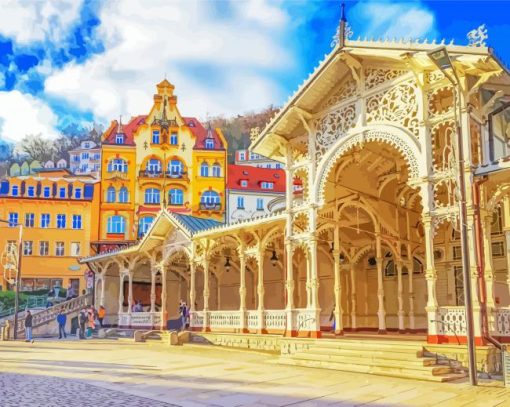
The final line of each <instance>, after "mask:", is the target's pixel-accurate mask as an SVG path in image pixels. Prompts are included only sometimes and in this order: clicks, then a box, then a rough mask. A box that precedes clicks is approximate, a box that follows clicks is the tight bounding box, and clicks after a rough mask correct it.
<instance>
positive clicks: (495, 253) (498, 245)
mask: <svg viewBox="0 0 510 407" xmlns="http://www.w3.org/2000/svg"><path fill="white" fill-rule="evenodd" d="M504 256H505V245H504V243H503V242H492V257H504Z"/></svg>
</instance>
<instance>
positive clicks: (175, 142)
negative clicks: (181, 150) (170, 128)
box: [170, 133, 179, 146]
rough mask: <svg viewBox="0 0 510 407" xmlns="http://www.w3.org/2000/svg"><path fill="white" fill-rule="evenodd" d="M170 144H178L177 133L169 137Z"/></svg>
mask: <svg viewBox="0 0 510 407" xmlns="http://www.w3.org/2000/svg"><path fill="white" fill-rule="evenodd" d="M170 144H172V145H174V146H176V145H177V144H179V138H178V137H177V133H172V134H171V135H170Z"/></svg>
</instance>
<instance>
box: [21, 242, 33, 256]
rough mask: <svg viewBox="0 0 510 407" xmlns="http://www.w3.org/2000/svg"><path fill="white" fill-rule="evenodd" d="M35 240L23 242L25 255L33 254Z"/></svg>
mask: <svg viewBox="0 0 510 407" xmlns="http://www.w3.org/2000/svg"><path fill="white" fill-rule="evenodd" d="M32 247H33V242H32V241H31V240H25V241H24V242H23V256H32Z"/></svg>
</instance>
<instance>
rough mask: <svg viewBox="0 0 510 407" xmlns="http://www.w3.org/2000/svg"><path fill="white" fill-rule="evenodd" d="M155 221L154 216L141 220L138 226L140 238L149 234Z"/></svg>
mask: <svg viewBox="0 0 510 407" xmlns="http://www.w3.org/2000/svg"><path fill="white" fill-rule="evenodd" d="M153 221H154V217H153V216H146V217H144V218H141V219H140V223H139V224H138V236H139V237H142V236H143V235H145V233H147V231H148V230H149V228H150V226H151V224H152V222H153Z"/></svg>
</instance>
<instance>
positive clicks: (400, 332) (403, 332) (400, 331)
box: [398, 329, 407, 334]
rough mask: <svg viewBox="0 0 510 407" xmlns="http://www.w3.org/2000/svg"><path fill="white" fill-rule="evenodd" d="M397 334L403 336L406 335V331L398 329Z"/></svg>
mask: <svg viewBox="0 0 510 407" xmlns="http://www.w3.org/2000/svg"><path fill="white" fill-rule="evenodd" d="M398 333H399V334H405V333H407V330H406V329H399V330H398Z"/></svg>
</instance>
